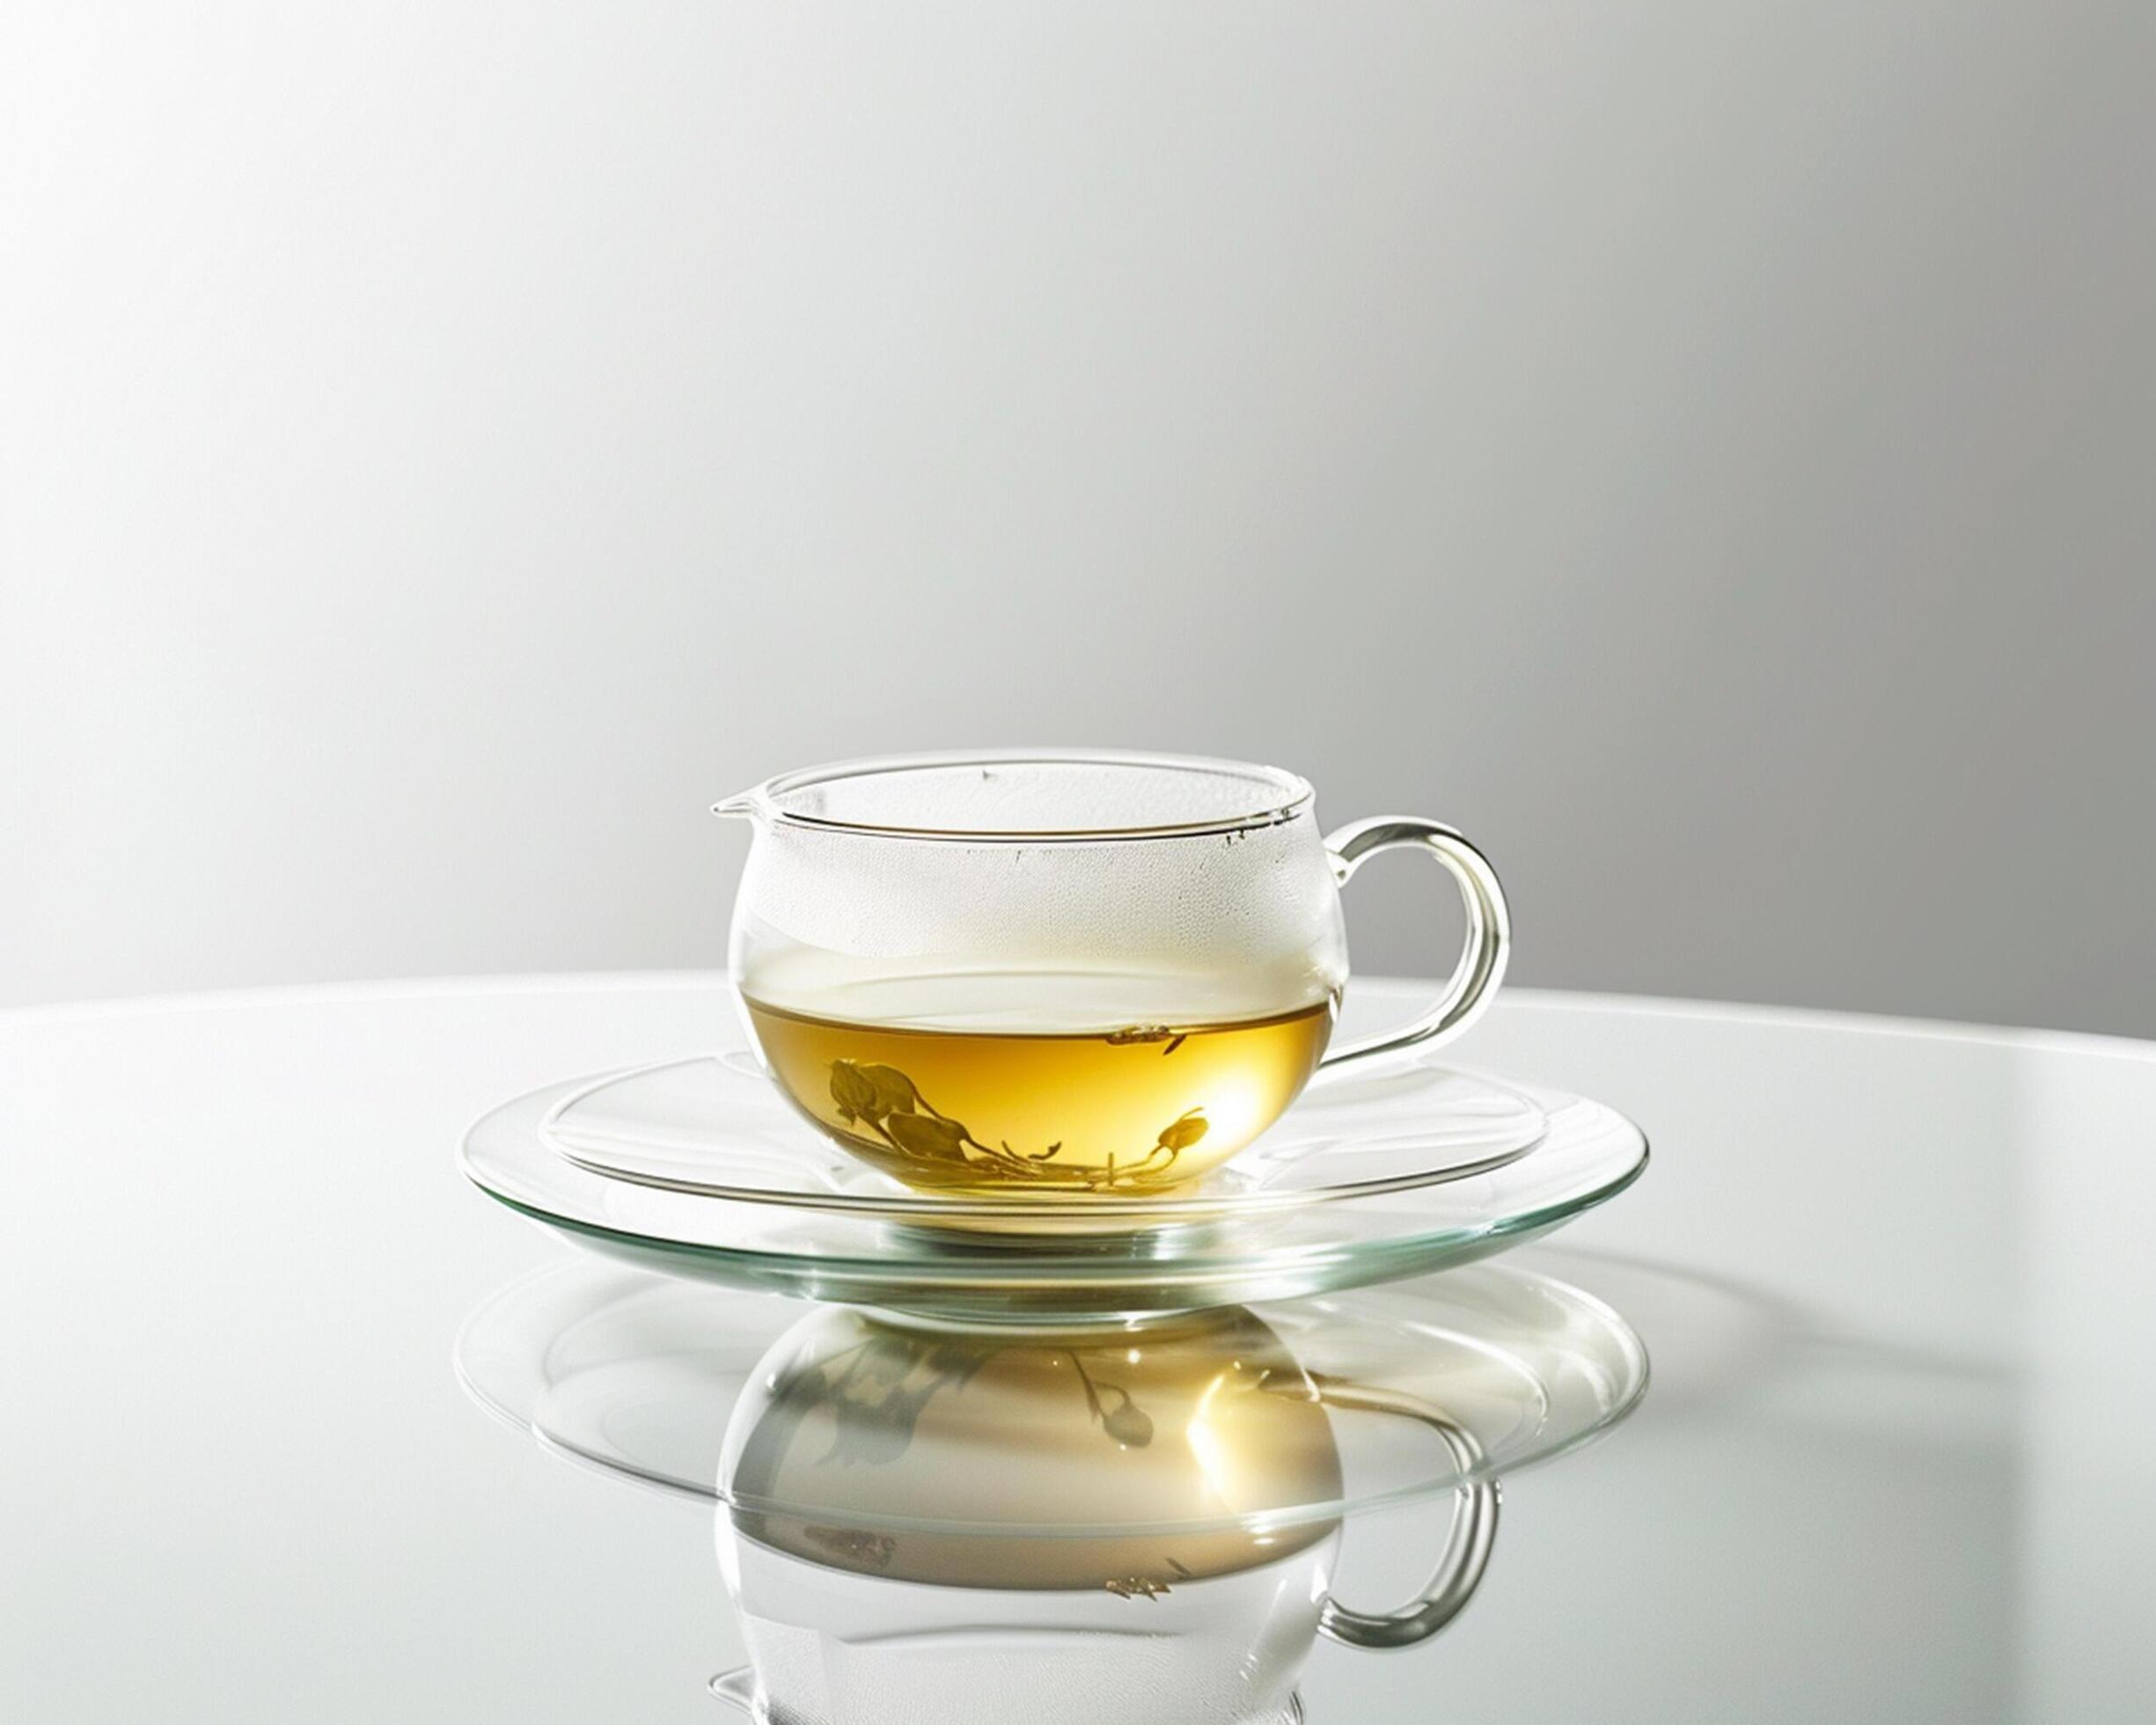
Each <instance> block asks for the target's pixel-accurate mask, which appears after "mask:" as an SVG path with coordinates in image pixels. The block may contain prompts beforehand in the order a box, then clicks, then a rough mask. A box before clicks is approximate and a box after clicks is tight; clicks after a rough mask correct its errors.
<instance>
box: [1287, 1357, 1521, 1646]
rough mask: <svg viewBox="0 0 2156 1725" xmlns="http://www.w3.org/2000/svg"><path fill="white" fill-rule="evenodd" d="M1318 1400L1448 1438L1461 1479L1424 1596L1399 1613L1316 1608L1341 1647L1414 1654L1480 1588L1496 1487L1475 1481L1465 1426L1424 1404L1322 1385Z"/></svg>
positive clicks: (1477, 1452) (1322, 1628)
mask: <svg viewBox="0 0 2156 1725" xmlns="http://www.w3.org/2000/svg"><path fill="white" fill-rule="evenodd" d="M1319 1399H1320V1400H1321V1401H1322V1402H1323V1403H1324V1405H1325V1406H1328V1407H1340V1408H1347V1409H1351V1410H1355V1411H1360V1412H1368V1413H1398V1414H1403V1415H1404V1416H1405V1417H1406V1418H1408V1419H1411V1420H1419V1421H1420V1422H1421V1423H1422V1424H1424V1425H1426V1426H1427V1427H1429V1428H1430V1429H1431V1430H1433V1431H1434V1432H1435V1433H1436V1434H1437V1435H1439V1436H1440V1437H1441V1438H1443V1439H1444V1440H1445V1445H1446V1447H1447V1448H1448V1449H1449V1450H1451V1451H1452V1458H1453V1461H1454V1463H1455V1464H1456V1465H1457V1466H1458V1468H1459V1470H1460V1475H1461V1479H1460V1484H1459V1487H1458V1489H1457V1491H1456V1494H1455V1495H1454V1499H1453V1509H1452V1530H1451V1532H1450V1533H1448V1535H1447V1536H1446V1538H1445V1550H1444V1553H1443V1555H1441V1557H1440V1558H1439V1559H1438V1560H1437V1567H1436V1568H1435V1569H1434V1570H1433V1571H1432V1572H1431V1574H1430V1579H1429V1580H1428V1581H1427V1582H1424V1583H1423V1586H1422V1590H1421V1591H1420V1592H1419V1593H1418V1594H1417V1595H1416V1596H1415V1597H1414V1598H1412V1600H1410V1601H1409V1602H1408V1603H1407V1604H1404V1605H1403V1606H1401V1607H1400V1608H1399V1609H1398V1610H1397V1611H1385V1612H1382V1613H1373V1612H1369V1611H1354V1610H1353V1609H1351V1608H1350V1607H1348V1606H1346V1605H1343V1604H1340V1603H1339V1602H1338V1600H1336V1599H1333V1598H1331V1597H1328V1598H1327V1599H1326V1600H1325V1603H1324V1605H1323V1606H1321V1607H1320V1608H1319V1610H1318V1617H1317V1633H1319V1634H1321V1635H1324V1636H1325V1637H1326V1638H1327V1639H1328V1640H1331V1641H1338V1642H1339V1643H1340V1645H1341V1646H1343V1647H1351V1648H1380V1649H1382V1648H1411V1647H1413V1646H1414V1645H1415V1644H1416V1643H1417V1642H1418V1641H1428V1640H1429V1639H1430V1637H1431V1636H1433V1635H1434V1634H1436V1633H1437V1632H1438V1631H1439V1630H1441V1629H1442V1628H1443V1627H1444V1626H1446V1625H1447V1624H1448V1623H1450V1622H1451V1621H1452V1620H1453V1619H1455V1618H1456V1617H1457V1616H1459V1615H1460V1612H1461V1611H1462V1610H1463V1609H1464V1608H1465V1606H1466V1604H1467V1602H1468V1601H1469V1600H1470V1599H1472V1598H1473V1597H1475V1589H1477V1588H1478V1587H1479V1586H1480V1585H1481V1584H1482V1572H1483V1571H1484V1569H1485V1568H1486V1567H1488V1566H1489V1562H1490V1548H1491V1547H1492V1545H1494V1544H1495V1543H1496V1541H1497V1511H1498V1500H1499V1492H1498V1484H1497V1481H1496V1480H1494V1479H1474V1478H1472V1477H1471V1475H1472V1473H1473V1471H1474V1469H1475V1468H1476V1467H1477V1466H1478V1465H1479V1464H1480V1463H1481V1461H1482V1448H1481V1446H1480V1445H1479V1444H1478V1443H1477V1442H1475V1440H1474V1438H1473V1437H1472V1436H1471V1435H1470V1434H1469V1433H1468V1431H1467V1430H1466V1429H1465V1428H1463V1427H1462V1426H1460V1425H1458V1424H1457V1423H1456V1422H1455V1421H1454V1420H1450V1419H1448V1417H1447V1416H1446V1415H1444V1414H1442V1413H1439V1412H1438V1411H1437V1410H1436V1409H1435V1408H1434V1407H1432V1406H1429V1405H1428V1404H1427V1403H1426V1402H1422V1401H1418V1400H1417V1399H1416V1398H1414V1397H1412V1396H1408V1395H1403V1394H1400V1393H1399V1392H1397V1391H1380V1390H1364V1389H1361V1388H1359V1387H1354V1386H1350V1385H1346V1384H1334V1383H1330V1382H1324V1381H1321V1384H1320V1388H1319Z"/></svg>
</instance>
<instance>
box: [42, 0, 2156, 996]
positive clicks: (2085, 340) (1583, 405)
mask: <svg viewBox="0 0 2156 1725" xmlns="http://www.w3.org/2000/svg"><path fill="white" fill-rule="evenodd" d="M2149 16H2150V14H2149V9H2148V8H2146V7H2145V6H2142V7H2137V6H2133V5H2119V6H2116V7H2107V6H2099V5H2094V4H2063V5H2057V6H2038V5H2035V4H2020V5H2013V6H1997V5H1971V4H1917V3H1916V0H1903V4H1889V5H1885V6H1879V5H1870V4H1864V5H1853V4H1852V5H1840V4H1826V5H1821V4H1815V0H1765V3H1764V4H1756V5H1745V6H1736V7H1731V6H1726V5H1712V4H1670V3H1669V0H1646V3H1645V4H1627V5H1622V6H1615V5H1598V4H1595V5H1590V4H1576V5H1557V6H1551V5H1533V4H1528V5H1522V4H1503V5H1494V4H1493V5H1488V6H1475V7H1467V8H1462V7H1451V6H1448V7H1437V6H1428V5H1421V4H1417V5H1398V6H1375V5H1365V4H1356V5H1347V6H1327V7H1323V8H1319V7H1304V6H1296V7H1289V6H1275V5H1265V4H1249V3H1248V0H1236V4H1226V3H1225V0H1222V3H1221V4H1188V5H1171V6H1165V7H1163V6H1160V5H1157V4H1143V5H1140V4H1089V5H1085V6H1052V7H1050V6H1023V7H1009V6H997V5H991V4H983V3H982V0H969V4H909V5H906V6H888V5H869V4H848V5H827V6H803V7H751V6H747V5H741V4H718V0H693V4H678V5H656V4H637V5H628V6H612V7H599V6H590V7H574V6H565V5H561V4H534V5H524V6H518V7H514V8H512V7H508V6H505V5H502V4H473V5H458V6H440V5H435V4H429V5H409V6H390V5H382V6H367V7H357V8H353V7H329V8H303V9H300V10H298V11H294V10H293V9H291V8H289V7H279V6H274V5H262V6H260V7H253V8H249V7H243V6H239V5H236V4H218V5H212V6H204V7H196V8H192V9H186V8H171V7H148V6H145V7H143V8H140V9H139V10H137V11H135V12H134V13H132V14H128V13H125V12H114V11H105V10H103V9H98V8H92V7H69V8H58V7H54V8H43V7H34V6H24V7H15V8H11V9H9V11H8V13H7V15H6V18H5V21H4V23H0V128H4V131H0V199H4V204H0V231H4V232H5V233H6V234H7V236H8V237H9V244H8V247H7V250H8V252H9V253H10V256H9V260H8V261H7V264H6V267H5V268H4V269H0V312H4V320H0V366H4V372H0V440H4V441H0V461H4V466H0V475H4V487H0V582H4V590H0V595H4V628H0V797H4V804H0V807H4V822H5V833H6V838H5V842H4V844H0V906H4V907H5V908H4V911H0V936H4V938H0V1002H36V1001H44V1000H51V999H59V998H66V997H72V996H90V995H108V994H116V993H136V992H143V991H150V990H163V989H172V988H194V987H221V986H226V985H233V984H245V983H253V982H260V981H276V980H306V979H313V978H325V977H339V976H362V975H385V974H396V973H429V972H460V971H481V970H495V969H525V968H565V967H578V966H632V965H707V964H712V963H715V962H718V961H719V959H720V958H721V955H722V929H723V922H724V914H725V907H726V902H727V899H728V896H729V892H730V876H731V873H732V870H734V869H735V868H736V867H737V864H738V861H739V858H740V855H741V842H740V840H739V838H738V837H737V836H736V835H735V834H734V833H730V832H729V831H727V830H725V829H722V828H721V827H720V826H718V825H716V824H715V823H713V822H711V821H710V820H709V819H708V818H707V817H706V816H705V815H704V814H703V812H702V811H703V808H704V806H705V805H706V804H708V802H709V801H711V800H712V798H713V797H714V796H716V795H718V794H721V793H723V792H725V791H729V790H731V789H736V788H737V787H738V786H739V785H740V784H741V783H743V782H747V781H750V780H753V779H756V778H759V777H762V776H763V775H765V774H767V773H769V772H772V771H774V770H775V769H778V768H781V767H786V766H789V765H796V764H800V763H803V762H806V761H811V760H819V759H825V758H829V757H833V756H841V755H847V754H855V753H862V752H880V751H884V750H891V749H903V748H913V747H926V746H937V745H964V744H972V743H1017V742H1039V741H1092V742H1098V743H1102V744H1110V745H1138V746H1159V747H1167V748H1177V749H1187V750H1198V751H1205V752H1220V753H1228V754H1234V755H1239V756H1245V757H1252V758H1258V759H1265V760H1278V761H1280V762H1281V763H1283V764H1286V765H1289V766H1292V767H1296V768H1298V769H1300V770H1302V771H1303V772H1305V773H1307V774H1309V775H1310V776H1311V777H1312V778H1313V779H1315V780H1316V782H1317V783H1318V784H1319V786H1320V788H1321V793H1322V794H1321V803H1322V806H1323V810H1324V814H1325V816H1326V818H1328V819H1330V820H1342V819H1346V818H1350V817H1353V816H1356V815H1360V814H1365V813H1369V812H1375V811H1385V810H1392V809H1402V810H1411V811H1425V812H1432V813H1436V814H1440V815H1441V816H1443V817H1445V818H1449V819H1451V820H1454V821H1455V822H1456V823H1458V824H1459V825H1461V826H1464V827H1466V828H1467V829H1468V830H1469V831H1470V832H1471V833H1474V834H1475V835H1476V836H1477V837H1478V838H1479V839H1480V840H1483V842H1484V843H1485V845H1486V847H1487V848H1489V850H1490V851H1491V852H1492V855H1493V856H1494V857H1495V858H1496V860H1497V861H1498V862H1499V865H1500V869H1501V870H1502V871H1503V872H1504V874H1505V877H1506V879H1507V884H1508V885H1509V886H1510V888H1511V891H1512V893H1513V897H1514V904H1515V910H1516V915H1517V919H1518V924H1519V930H1520V943H1519V948H1518V958H1517V964H1516V967H1515V971H1514V975H1515V976H1516V977H1517V978H1518V979H1520V980H1527V981H1531V982H1537V983H1546V984H1566V985H1577V986H1583V987H1603V988H1619V989H1634V990H1642V991H1651V992H1657V993H1677V994H1688V995H1710V996H1732V997H1744V998H1751V999H1760V1000H1768V1001H1778V1002H1803V1003H1810V1004H1816V1005H1828V1006H1857V1007H1865V1008H1871V1009H1881V1010H1888V1011H1896V1012H1903V1011H1905V1012H1914V1013H1920V1014H1926V1015H1938V1016H1947V1017H1968V1018H1979V1019H1996V1020H2009V1021H2019V1022H2028V1023H2045V1024H2061V1025H2069V1026H2082V1027H2090V1028H2099V1029H2116V1030H2122V1031H2139V1032H2143V1033H2149V1034H2156V936H2152V904H2151V897H2152V895H2151V889H2150V885H2149V857H2150V853H2151V849H2152V840H2156V815H2152V796H2151V791H2152V774H2151V771H2150V768H2149V765H2148V757H2147V748H2148V743H2149V739H2150V738H2151V736H2152V734H2156V692H2152V683H2156V679H2152V675H2151V672H2152V663H2151V661H2152V657H2156V656H2152V643H2156V598H2152V591H2151V578H2150V577H2151V568H2152V558H2151V555H2150V553H2151V550H2152V546H2156V521H2152V513H2156V508H2152V496H2156V488H2152V485H2151V482H2150V481H2151V474H2152V471H2156V437H2152V425H2156V392H2152V381H2151V380H2152V351H2156V348H2152V337H2151V334H2150V331H2149V307H2150V305H2152V304H2156V267H2152V262H2156V261H2152V249H2151V248H2152V238H2151V237H2152V234H2156V205H2152V189H2151V188H2152V180H2156V174H2152V162H2156V114H2152V110H2156V104H2152V103H2151V101H2150V100H2149V96H2150V92H2151V89H2152V87H2156V78H2152V69H2156V53H2152V35H2151V26H2150V23H2149ZM1372 877H1373V878H1372V880H1371V883H1370V885H1369V886H1368V889H1367V890H1365V889H1364V887H1363V886H1362V885H1361V883H1360V882H1359V883H1358V886H1357V892H1356V898H1357V900H1358V902H1357V903H1356V904H1355V907H1354V911H1353V922H1352V926H1353V934H1354V938H1355V944H1356V956H1357V962H1358V963H1359V965H1361V966H1362V967H1363V968H1365V969H1368V970H1414V969H1422V968H1429V967H1431V966H1432V965H1434V963H1435V962H1436V959H1437V956H1438V954H1437V945H1438V941H1439V938H1440V937H1439V936H1434V935H1433V934H1432V933H1430V932H1429V931H1428V930H1427V929H1426V928H1425V927H1424V926H1423V925H1424V924H1425V923H1426V921H1427V914H1426V897H1425V895H1426V893H1427V892H1429V891H1430V884H1429V883H1427V882H1425V881H1423V880H1421V879H1419V878H1417V877H1416V876H1415V874H1414V871H1413V870H1412V867H1411V866H1410V865H1407V864H1404V863H1403V864H1401V865H1399V866H1398V867H1397V868H1389V869H1386V870H1382V871H1381V870H1372Z"/></svg>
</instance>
